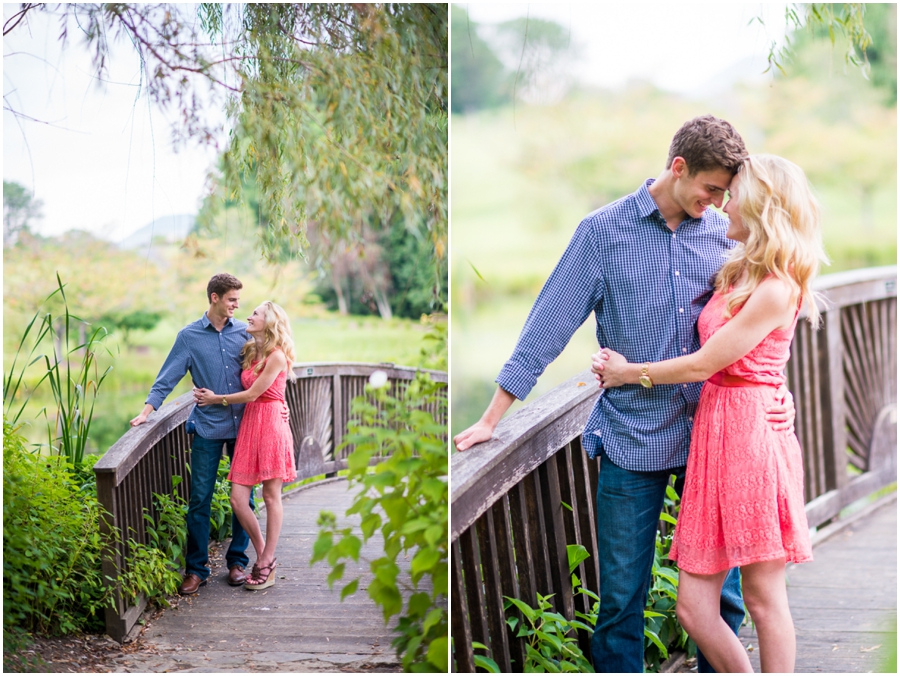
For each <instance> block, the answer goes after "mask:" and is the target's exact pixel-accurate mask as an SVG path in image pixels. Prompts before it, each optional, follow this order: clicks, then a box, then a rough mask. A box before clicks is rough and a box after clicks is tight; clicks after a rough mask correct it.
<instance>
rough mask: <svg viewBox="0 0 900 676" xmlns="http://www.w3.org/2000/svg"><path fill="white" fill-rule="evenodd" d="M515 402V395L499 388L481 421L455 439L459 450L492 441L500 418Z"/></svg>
mask: <svg viewBox="0 0 900 676" xmlns="http://www.w3.org/2000/svg"><path fill="white" fill-rule="evenodd" d="M515 400H516V398H515V397H514V396H513V395H511V394H510V393H509V392H507V391H506V390H504V389H503V388H502V387H498V388H497V391H496V392H494V398H493V399H491V403H490V404H489V405H488V407H487V409H486V410H485V412H484V414H483V415H482V416H481V420H479V421H478V422H477V423H475V424H474V425H472V426H471V427H470V428H468V429H467V430H463V431H462V432H460V433H459V434H457V435H456V436H455V437H453V443H455V444H456V448H457V450H460V451H465V450H467V449H469V448H471V447H472V446H474V445H475V444H480V443H482V442H485V441H490V439H491V436H493V434H494V430H495V429H496V428H497V423H499V422H500V418H502V417H503V414H504V413H506V412H507V411H508V410H509V407H510V406H512V403H513V402H514V401H515Z"/></svg>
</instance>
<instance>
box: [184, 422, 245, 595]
mask: <svg viewBox="0 0 900 676" xmlns="http://www.w3.org/2000/svg"><path fill="white" fill-rule="evenodd" d="M234 442H235V440H234V439H204V438H203V437H201V436H199V435H196V434H195V435H194V441H193V443H192V444H191V472H190V474H191V500H190V502H189V503H188V513H187V552H186V554H185V557H184V558H185V566H184V568H185V571H184V572H185V575H190V574H191V573H193V574H194V575H198V576H199V577H200V579H201V580H205V579H206V578H208V577H209V568H208V567H207V564H208V563H209V516H210V511H211V508H212V496H213V491H214V489H215V487H216V475H217V474H218V471H219V460H220V459H221V457H222V447H223V446H225V447H226V448H227V450H228V460H229V462H230V461H231V459H232V457H233V456H234ZM250 507H253V493H252V491H251V493H250ZM248 544H250V536H249V535H247V533H246V531H245V530H244V529H243V528H242V527H241V524H240V522H239V521H238V520H237V517H236V516H235V515H234V514H232V515H231V545H230V546H229V547H228V552H227V553H226V554H225V562H226V564H227V565H228V567H229V568H230V567H231V566H244V567H246V566H247V565H248V564H249V563H250V559H249V558H248V557H247V555H246V554H245V553H244V550H245V549H247V545H248Z"/></svg>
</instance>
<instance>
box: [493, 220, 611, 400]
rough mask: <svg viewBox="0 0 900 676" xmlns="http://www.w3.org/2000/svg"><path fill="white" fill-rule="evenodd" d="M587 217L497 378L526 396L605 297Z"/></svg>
mask: <svg viewBox="0 0 900 676" xmlns="http://www.w3.org/2000/svg"><path fill="white" fill-rule="evenodd" d="M594 228H595V223H594V221H593V219H592V218H591V217H590V216H589V217H587V218H586V219H584V220H583V221H582V222H581V223H580V225H579V226H578V228H577V230H576V231H575V234H574V235H573V237H572V240H571V241H570V242H569V245H568V246H567V247H566V250H565V252H564V253H563V255H562V258H561V259H560V261H559V262H558V263H557V264H556V267H555V268H554V270H553V272H552V273H551V275H550V277H549V279H547V282H546V283H545V284H544V288H543V289H541V293H540V294H539V295H538V297H537V300H536V301H535V302H534V305H533V306H532V308H531V312H530V313H529V314H528V319H527V320H526V321H525V326H524V327H523V329H522V333H521V334H520V335H519V340H518V342H517V343H516V347H515V350H513V353H512V356H511V357H510V358H509V360H508V361H507V362H506V364H504V366H503V368H502V369H501V370H500V374H499V375H498V376H497V379H496V381H495V382H496V383H497V384H498V385H499V386H500V387H501V388H503V389H504V390H506V391H507V392H509V393H510V394H512V395H513V396H515V397H516V398H517V399H525V397H527V396H528V393H529V392H531V390H532V388H533V387H534V386H535V384H536V383H537V379H538V377H539V376H540V375H541V374H542V373H543V372H544V369H546V368H547V365H548V364H550V362H552V361H553V360H554V359H556V358H557V357H558V356H559V355H560V353H561V352H562V351H563V349H565V347H566V345H567V344H568V342H569V340H571V338H572V335H573V334H574V333H575V331H577V330H578V328H579V327H580V326H581V325H582V324H584V321H585V320H586V319H587V318H588V315H590V314H591V312H592V311H593V310H594V309H595V308H596V307H597V305H598V304H599V303H600V302H601V301H602V300H603V272H602V270H601V265H600V256H599V252H598V247H599V245H600V244H599V238H598V237H597V235H596V233H595V232H594Z"/></svg>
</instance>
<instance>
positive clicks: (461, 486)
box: [450, 267, 897, 671]
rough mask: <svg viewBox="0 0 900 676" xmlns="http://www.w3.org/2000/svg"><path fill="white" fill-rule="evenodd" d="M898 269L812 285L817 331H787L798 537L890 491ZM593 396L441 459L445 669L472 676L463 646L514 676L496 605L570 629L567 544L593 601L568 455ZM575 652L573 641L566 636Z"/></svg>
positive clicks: (587, 505)
mask: <svg viewBox="0 0 900 676" xmlns="http://www.w3.org/2000/svg"><path fill="white" fill-rule="evenodd" d="M896 280H897V269H896V267H890V268H874V269H867V270H857V271H853V272H849V273H841V274H838V275H831V276H826V277H822V278H820V279H819V280H818V281H817V284H816V289H817V290H818V292H819V293H820V295H821V297H820V298H819V300H818V302H819V307H820V309H822V310H823V311H824V313H825V314H824V321H823V328H822V330H820V331H818V332H816V331H812V330H811V329H810V327H809V325H808V323H806V322H801V323H800V325H799V326H798V330H797V334H796V337H795V340H794V343H793V345H792V350H791V359H790V362H789V364H788V369H787V376H788V385H789V387H790V389H791V391H792V393H793V395H794V401H795V405H796V408H797V420H796V430H797V436H798V438H799V440H800V444H801V447H802V448H803V452H804V463H805V470H806V487H805V488H806V496H805V497H806V500H807V516H808V518H809V521H810V526H821V525H824V524H827V523H828V522H829V521H830V520H832V519H834V518H836V517H837V516H838V514H839V513H840V511H841V509H843V508H844V507H846V506H847V505H848V504H850V503H851V502H853V501H855V500H857V499H859V498H861V497H864V496H865V495H868V494H869V493H871V492H873V491H875V490H877V489H878V488H881V487H883V486H885V485H887V484H889V483H891V482H892V481H895V480H896V474H897V461H896V458H897V414H896V411H897V408H896V403H897V387H896V368H897V358H896V352H897V335H896V322H897V291H896ZM598 396H599V392H598V390H597V388H596V386H595V384H594V379H593V376H592V375H591V373H590V372H589V371H585V372H583V373H580V374H578V375H577V376H575V377H574V378H571V379H570V380H568V381H566V382H565V383H563V384H562V385H560V386H559V387H557V388H555V389H553V390H552V391H550V392H548V393H547V394H545V395H544V396H542V397H540V398H539V399H537V400H536V401H534V402H533V403H531V404H529V405H528V406H526V407H524V408H522V409H520V410H519V411H517V412H516V413H515V414H513V415H512V416H510V417H509V418H508V419H506V420H504V421H502V422H501V423H500V425H498V427H497V430H496V433H495V435H494V438H493V439H492V440H491V441H490V442H487V443H484V444H481V445H479V446H476V447H474V448H472V449H470V450H468V451H466V452H465V453H457V454H455V455H454V456H453V457H452V458H451V476H452V481H451V494H450V500H451V524H450V532H451V539H452V541H453V552H454V569H453V576H454V580H453V584H454V591H455V592H458V593H456V596H455V597H454V599H453V612H454V617H453V631H454V637H455V640H454V648H455V651H456V654H455V668H456V669H458V670H459V671H472V670H473V668H474V666H473V665H474V662H473V659H474V653H473V651H472V641H476V642H479V643H482V644H484V645H486V646H488V649H489V650H490V653H491V656H492V657H493V659H495V660H496V661H497V663H498V664H500V666H501V668H502V669H503V670H513V671H521V669H522V665H523V660H522V657H523V651H524V645H523V642H522V639H516V638H515V637H514V636H513V634H512V632H511V631H509V629H508V627H507V626H506V625H505V624H504V623H503V621H502V620H503V616H502V615H500V616H498V607H500V606H499V604H500V603H502V596H503V595H506V596H516V597H518V598H520V599H522V600H523V601H526V602H528V603H529V604H531V605H532V606H534V605H535V604H536V594H538V593H540V594H543V595H546V594H554V597H553V599H552V601H553V604H554V606H555V609H556V610H557V611H559V612H562V613H564V614H565V615H566V616H567V617H569V618H573V617H574V615H573V613H574V611H575V610H576V609H577V610H582V608H581V607H578V606H577V604H578V603H583V602H584V599H583V598H582V599H577V600H576V599H573V598H572V589H571V584H570V582H569V579H568V575H567V574H566V573H567V567H566V545H569V544H582V545H584V546H585V547H586V548H587V550H588V552H589V553H590V554H591V558H589V559H588V560H587V561H586V562H584V563H582V564H581V566H580V569H579V570H578V571H576V573H577V574H578V576H579V578H580V579H581V580H582V581H583V582H584V584H585V586H586V587H587V588H588V589H592V590H595V591H596V590H597V588H598V585H597V576H598V573H597V570H598V568H597V566H598V562H597V555H596V551H597V550H596V547H597V544H596V542H597V534H596V519H595V515H594V511H593V510H594V495H595V494H596V486H597V472H598V467H597V463H596V462H595V461H590V460H589V459H588V458H586V456H585V454H584V453H583V452H582V450H581V448H580V435H581V432H582V429H583V427H584V423H585V420H586V419H587V417H588V414H589V412H590V410H591V408H592V407H593V405H594V402H595V400H596V398H597V397H598ZM579 638H580V640H581V642H582V644H583V646H584V647H586V645H587V644H586V637H584V636H582V637H579Z"/></svg>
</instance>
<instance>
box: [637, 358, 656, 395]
mask: <svg viewBox="0 0 900 676" xmlns="http://www.w3.org/2000/svg"><path fill="white" fill-rule="evenodd" d="M638 380H639V382H640V383H641V385H643V386H644V387H646V388H648V389H649V388H651V387H653V381H652V380H650V362H649V361H648V362H647V363H646V364H644V365H643V366H641V377H640V378H639V379H638Z"/></svg>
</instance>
